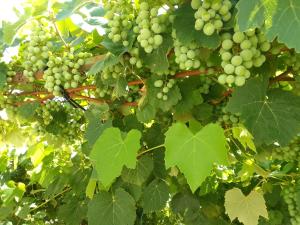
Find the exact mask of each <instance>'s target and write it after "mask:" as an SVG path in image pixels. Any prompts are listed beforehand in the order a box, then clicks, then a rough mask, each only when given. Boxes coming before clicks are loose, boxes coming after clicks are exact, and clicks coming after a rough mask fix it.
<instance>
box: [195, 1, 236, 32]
mask: <svg viewBox="0 0 300 225" xmlns="http://www.w3.org/2000/svg"><path fill="white" fill-rule="evenodd" d="M191 6H192V8H193V9H194V10H197V11H196V12H195V14H194V17H195V19H196V21H195V29H196V30H203V33H204V34H205V35H207V36H211V35H213V34H214V33H215V32H217V33H218V32H219V31H220V30H221V29H222V28H223V25H224V22H226V21H228V20H230V18H231V13H230V12H229V10H230V9H231V7H232V4H231V2H230V1H229V0H221V2H213V3H211V1H209V0H203V1H200V0H193V1H191Z"/></svg>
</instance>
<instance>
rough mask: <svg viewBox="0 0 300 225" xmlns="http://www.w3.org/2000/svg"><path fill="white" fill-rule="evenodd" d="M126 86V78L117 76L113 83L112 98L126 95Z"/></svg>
mask: <svg viewBox="0 0 300 225" xmlns="http://www.w3.org/2000/svg"><path fill="white" fill-rule="evenodd" d="M126 88H127V80H126V79H125V77H118V78H117V80H116V82H115V84H114V90H113V93H112V99H114V98H120V97H122V96H126V94H127V93H128V91H127V90H126Z"/></svg>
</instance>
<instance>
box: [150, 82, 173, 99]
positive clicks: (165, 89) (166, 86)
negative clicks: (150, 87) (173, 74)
mask: <svg viewBox="0 0 300 225" xmlns="http://www.w3.org/2000/svg"><path fill="white" fill-rule="evenodd" d="M174 84H175V80H174V79H170V80H168V81H166V82H164V81H163V80H156V81H155V82H154V87H156V88H160V89H161V91H160V92H158V93H157V95H156V97H157V98H158V99H161V100H163V101H167V100H168V93H169V91H170V89H171V88H172V87H173V86H174Z"/></svg>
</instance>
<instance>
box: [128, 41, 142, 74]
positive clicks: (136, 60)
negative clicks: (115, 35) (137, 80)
mask: <svg viewBox="0 0 300 225" xmlns="http://www.w3.org/2000/svg"><path fill="white" fill-rule="evenodd" d="M129 54H130V58H129V63H130V64H131V65H133V66H136V67H137V68H139V69H140V68H142V66H143V63H142V60H141V59H140V52H139V47H138V46H136V44H135V45H134V46H133V47H132V48H131V49H130V50H129Z"/></svg>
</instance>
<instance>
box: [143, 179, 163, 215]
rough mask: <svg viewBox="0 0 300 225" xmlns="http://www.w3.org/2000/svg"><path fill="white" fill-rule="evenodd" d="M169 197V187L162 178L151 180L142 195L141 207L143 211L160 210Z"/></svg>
mask: <svg viewBox="0 0 300 225" xmlns="http://www.w3.org/2000/svg"><path fill="white" fill-rule="evenodd" d="M168 199H169V188H168V186H167V184H166V183H165V182H164V181H162V180H158V179H156V180H154V181H152V182H151V183H150V184H149V185H148V186H147V187H146V188H145V190H144V192H143V195H142V207H143V209H144V212H145V213H150V212H153V211H158V210H161V209H163V208H164V207H165V205H166V203H167V201H168Z"/></svg>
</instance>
